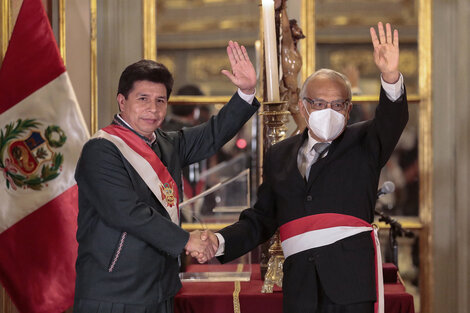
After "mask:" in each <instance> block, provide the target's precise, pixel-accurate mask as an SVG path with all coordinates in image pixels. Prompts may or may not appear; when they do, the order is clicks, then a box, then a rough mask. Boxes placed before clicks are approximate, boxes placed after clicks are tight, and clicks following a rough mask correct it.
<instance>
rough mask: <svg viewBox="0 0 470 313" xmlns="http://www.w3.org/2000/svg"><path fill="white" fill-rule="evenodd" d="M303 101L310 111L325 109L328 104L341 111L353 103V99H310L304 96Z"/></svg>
mask: <svg viewBox="0 0 470 313" xmlns="http://www.w3.org/2000/svg"><path fill="white" fill-rule="evenodd" d="M303 101H304V104H305V106H306V107H307V109H308V110H309V111H314V110H323V109H326V108H327V107H328V104H330V108H331V109H332V110H335V111H338V112H341V111H344V110H346V108H347V107H348V105H349V104H351V101H349V100H333V101H326V100H323V99H310V98H307V97H304V99H303Z"/></svg>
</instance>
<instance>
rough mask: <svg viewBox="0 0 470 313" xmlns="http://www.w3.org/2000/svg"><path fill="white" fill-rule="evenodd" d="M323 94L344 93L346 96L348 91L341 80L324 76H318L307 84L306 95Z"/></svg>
mask: <svg viewBox="0 0 470 313" xmlns="http://www.w3.org/2000/svg"><path fill="white" fill-rule="evenodd" d="M324 92H337V93H339V94H343V93H345V94H346V95H347V92H348V89H347V86H346V83H345V82H344V81H343V80H342V79H340V78H335V77H331V76H326V75H318V76H316V77H313V78H312V79H311V80H310V81H309V82H308V84H307V88H306V93H307V95H311V94H318V93H324Z"/></svg>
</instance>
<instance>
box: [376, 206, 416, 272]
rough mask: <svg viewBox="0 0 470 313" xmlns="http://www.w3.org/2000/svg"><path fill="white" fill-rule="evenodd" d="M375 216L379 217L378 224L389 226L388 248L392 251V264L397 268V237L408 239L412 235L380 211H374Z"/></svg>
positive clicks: (412, 234)
mask: <svg viewBox="0 0 470 313" xmlns="http://www.w3.org/2000/svg"><path fill="white" fill-rule="evenodd" d="M375 215H378V216H380V218H379V222H385V223H386V224H388V225H390V232H389V241H390V247H391V250H392V261H393V264H395V266H396V267H397V268H398V242H397V237H398V236H400V237H403V235H404V236H405V237H408V238H413V237H414V233H413V232H411V231H409V230H406V229H404V228H403V226H401V224H400V223H399V222H398V221H397V220H396V219H394V218H393V217H391V216H390V215H387V214H385V213H384V212H383V211H382V210H379V209H377V208H376V209H375Z"/></svg>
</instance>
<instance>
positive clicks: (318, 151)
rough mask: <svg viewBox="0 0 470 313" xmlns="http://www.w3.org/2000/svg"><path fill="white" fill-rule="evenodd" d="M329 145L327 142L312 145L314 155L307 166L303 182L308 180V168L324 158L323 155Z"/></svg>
mask: <svg viewBox="0 0 470 313" xmlns="http://www.w3.org/2000/svg"><path fill="white" fill-rule="evenodd" d="M329 146H330V144H329V143H328V142H318V143H316V144H314V145H313V150H315V155H314V156H313V158H312V160H311V161H310V162H309V163H308V164H307V168H306V171H305V180H308V175H309V173H310V168H311V167H312V165H313V164H314V163H315V162H316V161H317V160H318V159H320V158H322V157H323V156H324V154H325V153H326V152H327V151H328V147H329Z"/></svg>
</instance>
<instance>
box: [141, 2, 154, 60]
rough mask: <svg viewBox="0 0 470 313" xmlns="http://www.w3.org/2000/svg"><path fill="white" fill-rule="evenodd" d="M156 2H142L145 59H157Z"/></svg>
mask: <svg viewBox="0 0 470 313" xmlns="http://www.w3.org/2000/svg"><path fill="white" fill-rule="evenodd" d="M156 10H157V4H156V0H142V34H143V51H144V55H143V57H144V59H148V60H156V59H157V11H156Z"/></svg>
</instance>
